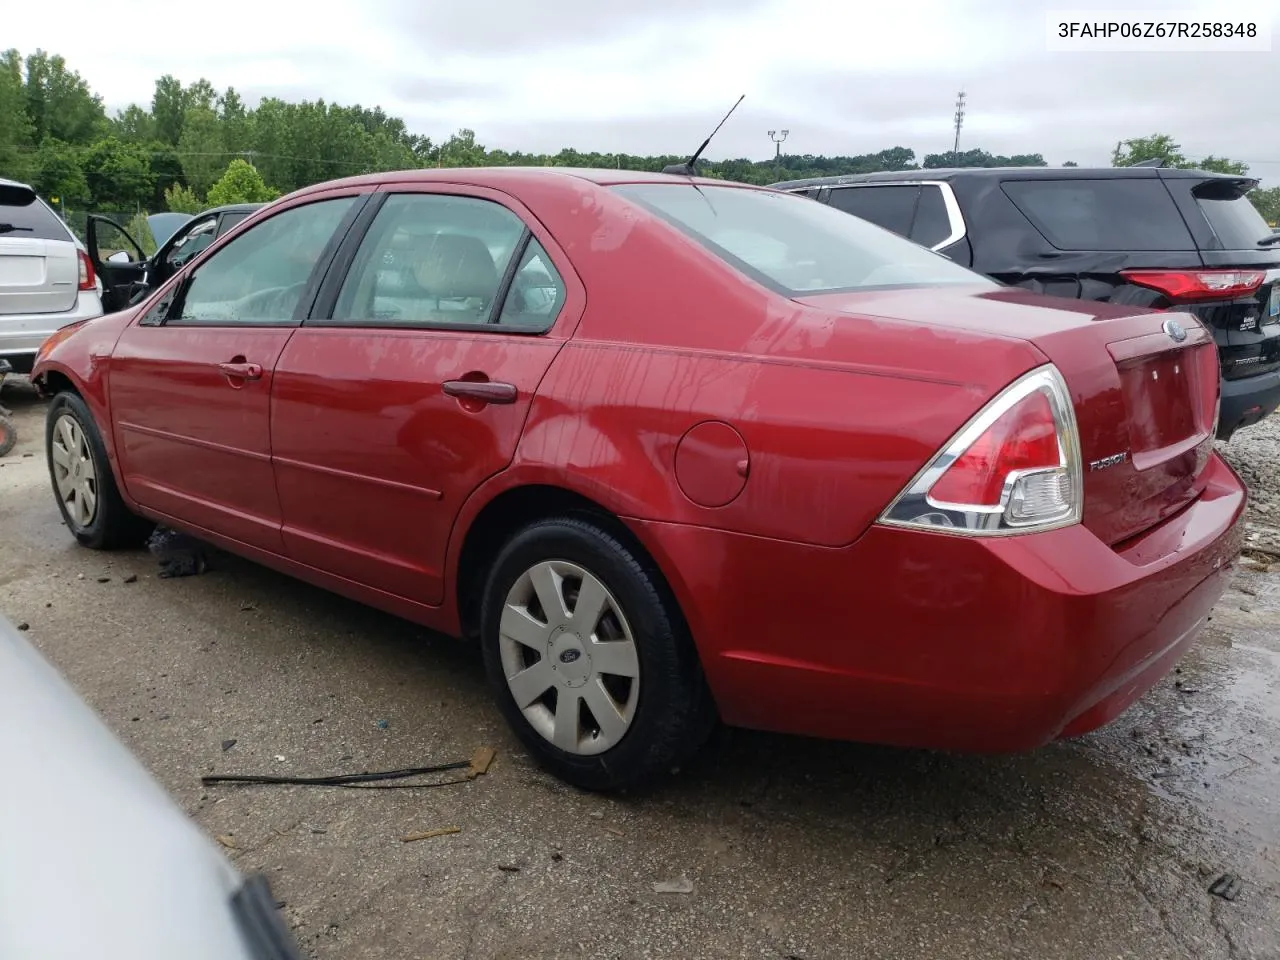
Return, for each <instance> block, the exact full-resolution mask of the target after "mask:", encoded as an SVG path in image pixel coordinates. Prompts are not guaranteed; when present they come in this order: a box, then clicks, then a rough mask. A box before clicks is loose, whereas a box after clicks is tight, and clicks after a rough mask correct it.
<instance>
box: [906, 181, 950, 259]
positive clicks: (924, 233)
mask: <svg viewBox="0 0 1280 960" xmlns="http://www.w3.org/2000/svg"><path fill="white" fill-rule="evenodd" d="M949 236H951V220H950V218H948V216H947V204H946V202H945V201H944V200H943V199H942V188H941V187H938V186H933V185H930V184H924V185H922V186H921V187H920V200H919V202H918V203H917V204H916V218H915V220H914V221H913V222H912V224H911V239H912V240H914V241H915V242H916V243H919V244H922V245H923V246H926V247H936V246H937V245H938V244H940V243H942V241H943V240H945V239H947V237H949Z"/></svg>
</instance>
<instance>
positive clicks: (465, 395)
mask: <svg viewBox="0 0 1280 960" xmlns="http://www.w3.org/2000/svg"><path fill="white" fill-rule="evenodd" d="M441 389H443V390H444V393H445V396H447V397H457V398H458V399H459V400H478V401H480V402H481V403H515V402H516V396H517V394H518V391H517V390H516V385H515V384H514V383H499V382H497V381H495V380H446V381H445V382H444V384H443V386H442V388H441Z"/></svg>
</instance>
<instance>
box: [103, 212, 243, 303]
mask: <svg viewBox="0 0 1280 960" xmlns="http://www.w3.org/2000/svg"><path fill="white" fill-rule="evenodd" d="M262 206H263V205H262V204H260V203H235V204H228V205H226V206H221V207H213V208H211V209H209V210H205V211H204V212H203V213H201V214H198V215H197V216H194V217H190V216H187V215H186V214H153V215H152V217H151V218H148V221H149V222H150V221H151V220H152V219H154V217H156V216H180V217H184V218H185V220H183V221H182V222H181V223H179V224H176V225H173V226H174V229H173V231H172V233H169V234H166V237H165V239H163V240H159V241H158V243H159V245H158V247H157V249H156V252H155V253H154V254H152V255H151V256H150V257H148V256H146V255H145V254H144V253H143V252H142V247H141V245H140V244H139V243H138V241H137V240H136V239H134V238H133V237H131V236H130V235H129V233H128V231H126V230H125V228H124V227H122V226H120V224H118V223H116V221H114V220H112V219H111V218H110V217H103V216H98V215H91V216H90V217H89V218H88V226H87V228H86V231H85V232H86V234H87V236H86V241H87V245H88V249H89V256H90V259H92V261H93V265H94V269H96V270H97V271H98V274H99V275H100V276H101V277H102V280H103V303H104V305H105V307H106V309H107V311H108V312H111V311H113V310H122V309H124V308H125V307H127V306H128V305H129V304H130V303H134V302H136V301H137V300H138V299H139V298H140V297H143V296H146V294H147V293H148V291H150V290H153V289H155V288H156V287H157V286H159V285H160V284H162V283H164V282H165V281H166V280H168V279H169V278H170V277H171V276H173V274H174V273H175V272H176V271H177V270H178V269H179V268H180V267H181V266H182V265H183V264H185V263H186V262H187V261H188V260H190V259H191V258H192V257H194V256H195V255H196V254H197V253H199V252H200V251H201V250H203V249H204V248H205V247H207V246H208V245H209V244H211V243H212V242H213V241H214V240H216V239H217V238H218V237H220V236H222V235H223V234H224V233H226V232H227V231H228V230H230V229H231V228H232V227H234V226H236V225H237V224H238V223H240V221H241V220H244V219H245V218H246V217H248V216H249V215H250V214H252V213H253V212H254V211H255V210H257V209H259V208H260V207H262ZM171 225H172V224H171ZM152 229H153V231H154V230H155V227H153V228H152ZM161 232H163V230H161Z"/></svg>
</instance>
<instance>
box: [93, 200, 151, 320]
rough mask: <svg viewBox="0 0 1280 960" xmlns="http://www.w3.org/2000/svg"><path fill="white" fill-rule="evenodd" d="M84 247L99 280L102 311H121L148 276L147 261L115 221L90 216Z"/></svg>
mask: <svg viewBox="0 0 1280 960" xmlns="http://www.w3.org/2000/svg"><path fill="white" fill-rule="evenodd" d="M85 248H86V249H87V250H88V253H89V260H90V261H91V262H92V263H93V269H94V270H95V271H97V274H98V277H99V278H100V279H101V280H102V309H103V310H104V311H106V312H107V313H114V312H115V311H116V310H123V309H124V308H125V307H127V306H128V305H129V302H130V301H131V300H132V299H133V297H134V294H135V293H137V292H138V291H139V290H140V289H142V284H143V283H144V281H145V280H146V277H147V266H148V262H147V257H146V255H145V254H144V253H143V252H142V247H141V246H140V245H139V244H138V241H137V240H135V239H134V238H133V237H131V236H129V234H128V232H127V231H126V230H125V229H124V227H122V226H120V224H118V223H116V222H115V221H114V220H112V219H110V218H109V217H102V216H98V215H96V214H90V215H89V218H88V222H87V224H86V228H85Z"/></svg>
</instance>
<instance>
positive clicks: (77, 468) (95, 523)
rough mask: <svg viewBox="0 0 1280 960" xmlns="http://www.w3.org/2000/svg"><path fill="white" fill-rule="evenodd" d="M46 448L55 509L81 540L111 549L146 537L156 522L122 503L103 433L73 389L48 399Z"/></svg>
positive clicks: (73, 533) (84, 542) (90, 545)
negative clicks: (108, 458) (56, 502)
mask: <svg viewBox="0 0 1280 960" xmlns="http://www.w3.org/2000/svg"><path fill="white" fill-rule="evenodd" d="M45 454H46V456H47V459H48V461H49V477H50V479H51V480H52V481H53V492H54V495H55V496H56V497H57V499H58V509H59V510H60V511H61V512H62V519H63V520H64V521H65V522H66V524H67V529H68V530H70V531H71V533H72V535H73V536H74V537H75V538H76V539H77V540H78V541H80V543H81V544H83V545H84V546H86V547H90V548H92V549H94V550H112V549H116V548H118V547H135V546H140V545H141V544H142V543H144V542H145V541H146V539H147V537H148V536H149V535H150V533H151V531H152V530H153V529H154V528H155V525H154V524H152V523H150V522H149V521H147V520H144V519H142V518H141V517H139V516H138V515H137V514H135V513H133V512H132V511H130V510H129V508H128V507H126V506H125V504H124V501H123V500H122V499H121V497H120V491H119V489H118V488H117V487H116V480H115V476H114V475H113V474H112V472H111V464H110V463H109V462H108V460H107V448H106V446H105V445H104V444H103V442H102V434H101V433H100V432H99V431H98V426H97V424H96V423H95V422H94V420H93V415H92V414H91V413H90V412H89V408H88V407H87V406H86V405H85V402H84V401H83V400H82V399H80V397H78V396H77V395H76V394H74V393H69V392H64V393H60V394H58V395H57V396H56V397H54V398H53V402H52V403H50V404H49V413H48V416H47V418H46V420H45Z"/></svg>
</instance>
